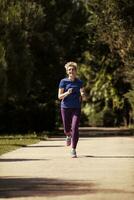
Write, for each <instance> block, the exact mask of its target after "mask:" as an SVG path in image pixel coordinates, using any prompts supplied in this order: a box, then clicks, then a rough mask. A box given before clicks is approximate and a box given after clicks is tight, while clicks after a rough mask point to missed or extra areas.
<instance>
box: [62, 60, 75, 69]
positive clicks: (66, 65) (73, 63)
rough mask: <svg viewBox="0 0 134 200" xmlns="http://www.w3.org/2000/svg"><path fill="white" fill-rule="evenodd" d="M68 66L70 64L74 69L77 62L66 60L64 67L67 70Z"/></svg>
mask: <svg viewBox="0 0 134 200" xmlns="http://www.w3.org/2000/svg"><path fill="white" fill-rule="evenodd" d="M70 66H72V67H74V68H75V69H77V63H76V62H67V63H66V64H65V66H64V67H65V69H66V70H67V69H68V68H69V67H70Z"/></svg>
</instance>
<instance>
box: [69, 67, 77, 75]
mask: <svg viewBox="0 0 134 200" xmlns="http://www.w3.org/2000/svg"><path fill="white" fill-rule="evenodd" d="M76 73H77V72H76V68H75V67H73V66H69V67H68V68H67V74H68V76H70V77H76Z"/></svg>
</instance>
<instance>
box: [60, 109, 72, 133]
mask: <svg viewBox="0 0 134 200" xmlns="http://www.w3.org/2000/svg"><path fill="white" fill-rule="evenodd" d="M61 116H62V122H63V128H64V133H65V135H66V136H71V123H72V112H71V109H69V108H61Z"/></svg>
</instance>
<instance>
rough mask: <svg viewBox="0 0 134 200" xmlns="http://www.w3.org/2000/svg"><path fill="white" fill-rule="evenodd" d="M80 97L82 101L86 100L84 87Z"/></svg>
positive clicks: (81, 89)
mask: <svg viewBox="0 0 134 200" xmlns="http://www.w3.org/2000/svg"><path fill="white" fill-rule="evenodd" d="M80 99H81V101H82V100H84V101H85V100H86V96H85V91H84V88H80Z"/></svg>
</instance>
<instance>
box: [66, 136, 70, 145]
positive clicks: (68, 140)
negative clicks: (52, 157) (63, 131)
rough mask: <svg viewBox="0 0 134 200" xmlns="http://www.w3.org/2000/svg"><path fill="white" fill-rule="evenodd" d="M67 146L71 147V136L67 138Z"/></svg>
mask: <svg viewBox="0 0 134 200" xmlns="http://www.w3.org/2000/svg"><path fill="white" fill-rule="evenodd" d="M66 145H67V146H70V145H71V136H67V137H66Z"/></svg>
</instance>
